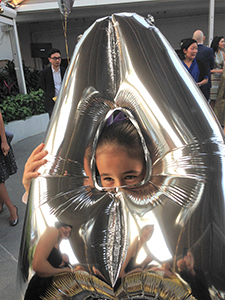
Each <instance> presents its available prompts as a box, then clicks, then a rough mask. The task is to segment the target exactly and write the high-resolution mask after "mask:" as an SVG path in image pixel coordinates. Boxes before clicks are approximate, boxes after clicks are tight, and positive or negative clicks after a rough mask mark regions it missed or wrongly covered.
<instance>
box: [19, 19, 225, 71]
mask: <svg viewBox="0 0 225 300" xmlns="http://www.w3.org/2000/svg"><path fill="white" fill-rule="evenodd" d="M154 17H155V25H156V26H157V27H158V28H159V30H160V31H161V32H162V34H163V35H164V36H165V37H166V38H167V40H168V41H169V43H170V44H171V45H172V47H173V48H174V49H179V48H180V46H179V44H180V41H181V40H182V39H183V38H187V37H191V36H192V34H193V32H194V31H195V30H196V29H201V30H203V31H204V33H205V35H206V41H208V15H201V16H189V17H176V18H164V19H163V18H161V19H157V16H154ZM94 21H95V19H91V18H80V19H69V20H68V30H67V39H68V46H69V54H70V56H71V55H72V53H73V50H74V47H75V45H76V39H77V36H78V35H79V34H81V33H83V32H84V31H85V30H86V28H88V27H89V26H90V25H91V24H92V23H93V22H94ZM18 33H19V40H20V46H21V52H22V58H23V60H25V62H26V65H28V66H31V67H37V68H38V69H41V68H42V63H41V59H39V58H38V59H33V58H31V50H30V43H49V42H51V43H52V46H53V47H54V48H59V49H60V50H61V52H62V56H63V58H66V50H65V40H64V34H63V29H62V23H61V20H60V18H59V21H50V22H33V23H20V24H19V25H18ZM214 33H215V35H223V36H225V18H224V14H218V15H216V16H215V27H214Z"/></svg>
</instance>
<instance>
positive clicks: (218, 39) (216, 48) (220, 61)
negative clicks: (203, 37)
mask: <svg viewBox="0 0 225 300" xmlns="http://www.w3.org/2000/svg"><path fill="white" fill-rule="evenodd" d="M224 45H225V42H224V37H223V36H215V37H214V39H213V40H212V43H211V48H212V49H213V52H214V59H215V64H214V69H213V70H211V81H212V87H211V90H210V105H211V107H212V108H214V105H215V102H216V98H217V93H218V88H219V83H220V79H221V76H222V73H223V68H224V58H223V52H222V50H223V48H224Z"/></svg>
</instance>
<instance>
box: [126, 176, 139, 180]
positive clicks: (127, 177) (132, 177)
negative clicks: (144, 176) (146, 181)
mask: <svg viewBox="0 0 225 300" xmlns="http://www.w3.org/2000/svg"><path fill="white" fill-rule="evenodd" d="M136 178H137V176H135V175H127V176H126V177H125V180H132V179H136Z"/></svg>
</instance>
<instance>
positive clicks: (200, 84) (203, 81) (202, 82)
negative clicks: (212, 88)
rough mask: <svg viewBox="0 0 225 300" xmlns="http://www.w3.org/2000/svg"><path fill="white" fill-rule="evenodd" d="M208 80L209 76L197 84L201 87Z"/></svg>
mask: <svg viewBox="0 0 225 300" xmlns="http://www.w3.org/2000/svg"><path fill="white" fill-rule="evenodd" d="M208 81H209V79H208V78H205V79H203V80H202V81H200V82H198V83H197V85H198V86H199V87H201V86H203V85H205V84H207V83H208Z"/></svg>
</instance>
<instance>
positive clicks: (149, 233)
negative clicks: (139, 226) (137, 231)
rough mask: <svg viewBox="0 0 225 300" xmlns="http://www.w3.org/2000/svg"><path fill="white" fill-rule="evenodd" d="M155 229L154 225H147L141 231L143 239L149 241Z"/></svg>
mask: <svg viewBox="0 0 225 300" xmlns="http://www.w3.org/2000/svg"><path fill="white" fill-rule="evenodd" d="M153 230H154V226H153V225H149V226H146V227H145V228H144V229H143V230H142V232H141V239H143V240H144V241H145V242H147V241H148V240H149V239H150V238H151V236H152V234H153Z"/></svg>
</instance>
